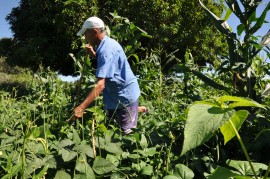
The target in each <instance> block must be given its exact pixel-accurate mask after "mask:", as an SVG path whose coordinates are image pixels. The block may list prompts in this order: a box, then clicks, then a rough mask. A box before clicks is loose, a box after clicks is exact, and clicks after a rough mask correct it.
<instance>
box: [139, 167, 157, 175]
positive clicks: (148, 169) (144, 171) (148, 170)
mask: <svg viewBox="0 0 270 179" xmlns="http://www.w3.org/2000/svg"><path fill="white" fill-rule="evenodd" d="M153 172H154V171H153V166H152V165H146V166H144V167H143V168H142V169H141V171H140V173H141V174H142V175H149V176H151V175H152V174H153Z"/></svg>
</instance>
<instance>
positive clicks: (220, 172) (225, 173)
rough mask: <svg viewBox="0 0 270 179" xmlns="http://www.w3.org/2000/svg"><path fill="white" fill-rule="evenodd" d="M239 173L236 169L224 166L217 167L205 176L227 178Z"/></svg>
mask: <svg viewBox="0 0 270 179" xmlns="http://www.w3.org/2000/svg"><path fill="white" fill-rule="evenodd" d="M236 175H239V173H237V172H236V171H233V170H230V169H228V168H225V167H220V166H219V167H217V168H216V169H215V171H214V172H213V173H212V174H211V175H209V176H208V177H207V179H217V178H218V179H228V178H230V177H234V176H236Z"/></svg>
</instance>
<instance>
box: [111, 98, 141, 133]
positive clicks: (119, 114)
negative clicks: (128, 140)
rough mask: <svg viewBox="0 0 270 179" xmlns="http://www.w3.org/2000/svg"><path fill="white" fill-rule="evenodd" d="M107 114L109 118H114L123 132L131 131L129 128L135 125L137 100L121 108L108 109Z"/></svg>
mask: <svg viewBox="0 0 270 179" xmlns="http://www.w3.org/2000/svg"><path fill="white" fill-rule="evenodd" d="M107 116H108V118H109V119H110V120H112V119H114V120H116V121H117V122H118V123H119V125H120V126H121V129H122V130H123V132H124V133H125V134H129V133H131V132H132V130H131V129H132V128H136V127H137V121H138V100H137V101H136V102H135V103H133V104H132V105H130V106H125V107H124V108H122V109H108V110H107Z"/></svg>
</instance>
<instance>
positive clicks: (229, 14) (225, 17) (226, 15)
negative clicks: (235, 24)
mask: <svg viewBox="0 0 270 179" xmlns="http://www.w3.org/2000/svg"><path fill="white" fill-rule="evenodd" d="M231 14H232V10H231V9H230V8H228V9H227V12H226V14H225V16H224V18H223V20H224V21H227V20H228V19H229V17H230V16H231Z"/></svg>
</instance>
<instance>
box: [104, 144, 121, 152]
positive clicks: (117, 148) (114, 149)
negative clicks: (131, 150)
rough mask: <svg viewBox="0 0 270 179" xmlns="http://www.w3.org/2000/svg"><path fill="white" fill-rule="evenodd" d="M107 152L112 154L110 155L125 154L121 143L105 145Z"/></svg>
mask: <svg viewBox="0 0 270 179" xmlns="http://www.w3.org/2000/svg"><path fill="white" fill-rule="evenodd" d="M105 150H106V151H108V152H110V153H113V154H122V153H123V150H122V148H121V143H120V142H118V143H107V144H106V145H105Z"/></svg>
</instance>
